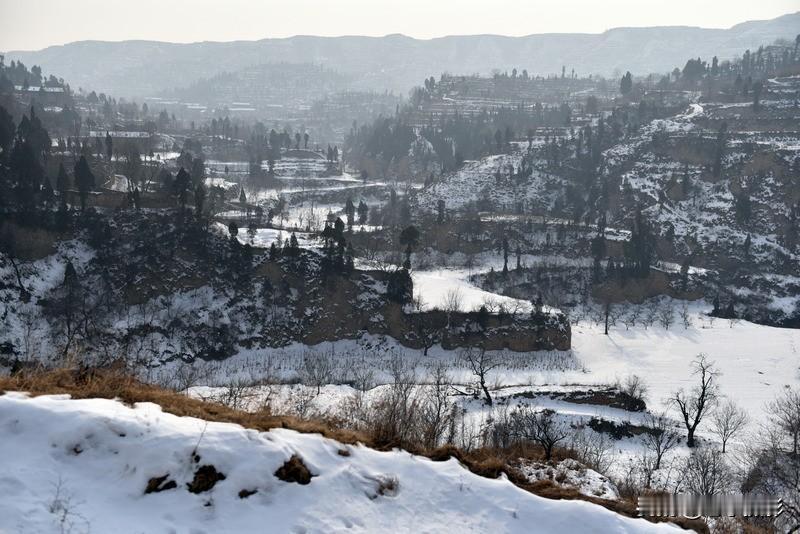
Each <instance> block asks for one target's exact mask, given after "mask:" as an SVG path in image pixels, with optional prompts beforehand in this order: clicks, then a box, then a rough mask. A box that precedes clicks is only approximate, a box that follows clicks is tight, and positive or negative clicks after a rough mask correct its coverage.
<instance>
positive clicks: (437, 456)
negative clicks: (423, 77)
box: [0, 368, 709, 533]
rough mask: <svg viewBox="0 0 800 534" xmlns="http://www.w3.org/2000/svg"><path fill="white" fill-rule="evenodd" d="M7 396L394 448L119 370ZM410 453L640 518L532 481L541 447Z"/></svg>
mask: <svg viewBox="0 0 800 534" xmlns="http://www.w3.org/2000/svg"><path fill="white" fill-rule="evenodd" d="M6 391H25V392H28V393H29V394H31V395H33V396H38V395H54V394H69V395H70V396H72V397H73V398H76V399H86V398H104V399H119V400H120V401H121V402H124V403H125V404H128V405H133V404H134V403H137V402H152V403H154V404H158V405H159V406H161V409H162V410H163V411H164V412H166V413H171V414H173V415H177V416H187V417H196V418H198V419H203V420H206V421H215V422H223V423H235V424H238V425H241V426H243V427H246V428H252V429H255V430H260V431H267V430H270V429H273V428H288V429H291V430H296V431H298V432H303V433H317V434H321V435H323V436H325V437H327V438H331V439H335V440H337V441H340V442H342V443H345V444H357V443H361V444H364V445H366V446H371V447H373V448H378V449H383V450H385V449H388V448H390V446H388V445H386V444H381V445H382V446H377V444H376V443H375V440H373V439H372V437H371V436H368V435H365V434H363V433H360V432H355V431H352V430H348V429H343V428H338V427H335V426H333V424H332V423H331V422H330V421H323V420H302V419H298V418H296V417H291V416H276V415H272V414H270V413H268V412H265V411H261V412H256V413H250V412H243V411H239V410H233V409H231V408H228V407H227V406H223V405H221V404H216V403H212V402H206V401H201V400H198V399H192V398H190V397H187V396H186V395H183V394H180V393H177V392H174V391H169V390H165V389H162V388H159V387H157V386H152V385H149V384H144V383H142V382H141V381H139V380H137V379H135V378H132V377H131V376H129V375H127V374H125V373H124V372H122V371H120V370H117V369H114V368H108V369H57V370H25V371H23V372H20V373H17V374H15V375H13V376H9V377H0V395H2V394H4V393H5V392H6ZM343 450H344V449H343ZM409 452H412V453H415V454H420V455H424V456H427V457H428V458H430V459H432V460H434V461H445V460H448V459H450V458H456V459H457V460H458V461H459V462H460V463H461V464H462V465H463V466H464V467H465V468H467V469H469V470H470V471H471V472H473V473H475V474H476V475H479V476H483V477H487V478H497V477H499V476H500V475H501V474H505V475H506V476H507V477H508V479H509V481H511V482H512V483H513V484H515V485H516V486H518V487H520V488H521V489H524V490H526V491H529V492H531V493H533V494H535V495H538V496H540V497H545V498H548V499H570V500H582V501H588V502H592V503H594V504H597V505H599V506H602V507H604V508H607V509H609V510H612V511H614V512H616V513H619V514H621V515H624V516H628V517H637V512H636V505H635V503H632V502H628V501H608V500H604V499H599V498H596V497H591V496H588V495H583V494H582V493H580V492H578V491H577V490H576V489H573V488H565V487H562V486H559V485H557V484H555V483H554V482H552V481H550V480H539V481H536V482H533V483H531V482H529V481H528V479H526V478H525V477H524V476H523V475H522V474H521V473H520V472H519V471H517V470H516V469H515V468H514V467H513V466H512V464H513V463H514V462H515V461H517V460H518V459H519V458H534V459H539V460H541V458H542V455H541V451H539V450H538V449H537V448H536V447H531V446H522V445H517V446H514V447H509V448H504V449H494V448H481V449H476V450H472V451H463V450H461V449H459V448H457V447H454V446H452V445H447V446H443V447H438V448H436V449H432V450H425V449H415V448H413V447H412V448H410V450H409ZM340 454H341V451H340ZM348 455H349V454H348ZM568 457H570V454H569V453H568V452H567V451H563V450H557V451H554V460H555V461H559V460H561V459H564V458H568ZM165 479H166V477H165ZM672 522H673V523H675V524H677V525H679V526H681V527H683V528H686V529H693V530H696V531H697V532H701V533H707V532H709V531H708V527H707V525H706V524H705V522H703V521H697V520H687V519H673V520H672Z"/></svg>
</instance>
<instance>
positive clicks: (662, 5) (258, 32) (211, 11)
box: [0, 0, 800, 50]
mask: <svg viewBox="0 0 800 534" xmlns="http://www.w3.org/2000/svg"><path fill="white" fill-rule="evenodd" d="M798 9H800V2H798V0H758V1H755V2H754V1H753V0H746V1H744V0H125V1H119V0H0V50H33V49H39V48H44V47H46V46H49V45H53V44H63V43H68V42H71V41H79V40H83V39H100V40H109V41H121V40H125V39H152V40H159V41H172V42H192V41H231V40H236V39H248V40H250V39H262V38H265V37H287V36H291V35H298V34H305V35H386V34H388V33H404V34H406V35H410V36H412V37H420V38H430V37H439V36H442V35H454V34H475V33H496V34H504V35H528V34H532V33H547V32H590V33H599V32H602V31H604V30H606V29H608V28H613V27H618V26H657V25H659V26H664V25H689V26H704V27H710V28H727V27H730V26H732V25H734V24H737V23H739V22H743V21H746V20H755V19H768V18H774V17H776V16H779V15H783V14H786V13H790V12H794V11H797V10H798Z"/></svg>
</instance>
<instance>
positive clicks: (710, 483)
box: [681, 448, 734, 495]
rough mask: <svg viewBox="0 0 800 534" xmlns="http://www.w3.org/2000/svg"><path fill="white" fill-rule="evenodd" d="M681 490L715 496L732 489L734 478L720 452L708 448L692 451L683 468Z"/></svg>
mask: <svg viewBox="0 0 800 534" xmlns="http://www.w3.org/2000/svg"><path fill="white" fill-rule="evenodd" d="M683 475H684V476H683V480H682V481H681V489H683V490H684V491H687V492H689V493H694V494H697V495H717V494H720V493H726V492H729V491H731V490H732V489H733V486H734V477H733V473H732V471H731V469H730V467H729V466H728V465H727V463H726V462H725V457H724V456H723V455H722V452H721V451H719V450H715V449H710V448H699V449H695V450H694V451H692V454H691V455H689V457H688V458H687V459H686V463H685V464H684V466H683Z"/></svg>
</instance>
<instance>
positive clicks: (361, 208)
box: [358, 200, 369, 225]
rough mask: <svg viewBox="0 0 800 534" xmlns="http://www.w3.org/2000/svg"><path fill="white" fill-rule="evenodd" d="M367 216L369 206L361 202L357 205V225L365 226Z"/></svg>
mask: <svg viewBox="0 0 800 534" xmlns="http://www.w3.org/2000/svg"><path fill="white" fill-rule="evenodd" d="M368 216H369V206H367V203H366V202H364V201H363V200H362V201H360V202H359V203H358V224H361V225H364V224H367V217H368Z"/></svg>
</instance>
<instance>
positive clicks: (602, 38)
mask: <svg viewBox="0 0 800 534" xmlns="http://www.w3.org/2000/svg"><path fill="white" fill-rule="evenodd" d="M798 34H800V12H797V13H792V14H787V15H783V16H781V17H778V18H775V19H771V20H763V21H749V22H744V23H741V24H737V25H736V26H733V27H731V28H728V29H708V28H698V27H688V26H665V27H649V28H615V29H611V30H608V31H605V32H603V33H600V34H579V33H560V34H555V33H551V34H536V35H528V36H524V37H507V36H500V35H465V36H448V37H441V38H435V39H424V40H423V39H414V38H411V37H407V36H405V35H400V34H393V35H387V36H384V37H363V36H343V37H315V36H295V37H289V38H283V39H263V40H259V41H233V42H199V43H188V44H176V43H167V42H158V41H120V42H106V41H79V42H74V43H69V44H65V45H60V46H51V47H48V48H45V49H43V50H39V51H10V52H7V53H6V54H5V56H6V61H10V60H12V59H15V60H21V61H23V62H24V63H25V64H26V65H33V64H36V65H40V66H41V67H42V69H43V71H44V72H45V73H46V74H55V75H56V76H57V77H63V78H64V79H65V80H66V81H67V82H68V83H70V84H71V85H72V86H73V88H77V87H82V88H85V89H87V90H88V89H93V90H97V91H104V92H107V93H110V94H113V95H115V96H125V97H144V96H152V95H156V94H160V93H162V92H163V91H165V90H170V89H174V88H180V87H186V86H189V85H191V84H192V83H193V82H196V81H198V80H201V79H203V78H209V77H212V76H215V75H218V74H220V73H223V72H235V71H239V70H242V69H245V68H248V67H252V66H255V65H262V64H269V63H279V62H283V63H315V64H319V65H322V66H324V67H326V68H327V69H331V70H334V71H338V72H340V73H342V74H345V75H347V76H348V78H349V79H351V80H352V81H351V83H352V88H353V89H369V90H377V91H383V90H390V91H395V92H400V93H403V94H405V93H406V92H407V91H408V90H409V89H411V88H412V87H413V86H415V85H419V84H420V82H421V81H422V79H423V78H425V77H429V76H438V75H439V74H441V73H442V72H445V71H447V72H451V73H454V74H473V73H475V74H488V73H490V72H491V71H492V70H493V69H500V70H510V69H512V68H517V69H519V70H520V71H521V70H522V69H527V70H528V72H529V73H531V74H532V75H533V74H540V75H547V74H555V73H558V74H560V73H561V69H562V66H563V67H566V69H567V72H570V71H571V70H572V69H574V70H575V72H576V73H577V74H578V75H586V74H599V75H605V76H616V75H619V74H620V73H621V72H625V71H627V70H630V71H631V72H633V73H634V74H648V73H653V72H658V73H663V72H667V71H670V70H672V69H673V68H674V67H676V66H679V67H682V66H683V65H684V64H685V62H686V60H687V59H688V58H690V57H698V56H699V57H702V58H704V59H708V60H710V58H711V57H712V56H714V55H716V56H718V57H719V58H720V59H721V60H723V59H726V58H731V57H733V56H736V55H739V54H741V53H743V52H744V51H745V50H747V49H752V50H754V49H756V48H758V46H760V45H763V44H770V43H772V42H774V41H775V40H777V39H790V40H794V39H795V37H796V36H797V35H798Z"/></svg>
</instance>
